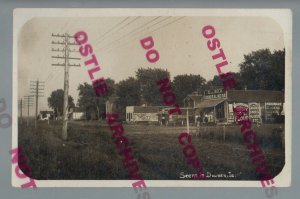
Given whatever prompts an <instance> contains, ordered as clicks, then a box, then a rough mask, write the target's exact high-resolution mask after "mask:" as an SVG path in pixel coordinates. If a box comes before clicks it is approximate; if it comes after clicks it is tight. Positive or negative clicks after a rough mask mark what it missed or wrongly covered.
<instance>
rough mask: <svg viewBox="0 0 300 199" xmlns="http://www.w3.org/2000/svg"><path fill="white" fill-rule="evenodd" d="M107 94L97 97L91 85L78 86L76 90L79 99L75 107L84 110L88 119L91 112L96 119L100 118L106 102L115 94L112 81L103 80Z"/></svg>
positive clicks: (108, 79)
mask: <svg viewBox="0 0 300 199" xmlns="http://www.w3.org/2000/svg"><path fill="white" fill-rule="evenodd" d="M105 82H106V84H107V87H108V90H109V93H108V94H106V95H105V96H101V97H97V96H96V93H95V90H94V88H93V86H92V85H90V84H88V83H86V82H85V83H83V84H79V86H78V88H77V90H78V91H79V94H78V95H79V98H78V102H77V105H78V106H79V107H80V108H81V109H83V110H85V112H86V114H87V116H88V118H90V117H91V114H92V112H95V113H96V118H101V115H102V114H104V113H105V103H106V100H107V99H108V98H109V97H110V96H111V95H112V94H113V93H114V92H115V90H116V88H115V82H114V80H112V79H110V78H107V79H106V80H105Z"/></svg>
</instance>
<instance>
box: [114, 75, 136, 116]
mask: <svg viewBox="0 0 300 199" xmlns="http://www.w3.org/2000/svg"><path fill="white" fill-rule="evenodd" d="M116 95H117V96H118V99H117V104H118V107H119V113H120V114H122V115H123V114H125V109H126V106H137V105H140V95H141V91H140V84H139V82H138V81H137V79H135V78H134V77H129V78H127V79H125V80H122V81H120V82H119V83H118V84H117V85H116Z"/></svg>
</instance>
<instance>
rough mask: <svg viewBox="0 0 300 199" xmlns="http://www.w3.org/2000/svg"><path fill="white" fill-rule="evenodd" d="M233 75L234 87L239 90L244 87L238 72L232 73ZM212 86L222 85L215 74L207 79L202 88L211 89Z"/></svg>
mask: <svg viewBox="0 0 300 199" xmlns="http://www.w3.org/2000/svg"><path fill="white" fill-rule="evenodd" d="M232 75H233V77H234V78H235V79H236V87H235V89H237V90H240V89H244V88H245V84H244V81H243V80H242V78H241V74H240V73H232ZM214 87H223V83H222V80H221V79H220V77H219V76H218V75H215V76H214V78H213V79H212V80H209V81H207V83H206V84H205V86H204V88H205V89H211V88H214Z"/></svg>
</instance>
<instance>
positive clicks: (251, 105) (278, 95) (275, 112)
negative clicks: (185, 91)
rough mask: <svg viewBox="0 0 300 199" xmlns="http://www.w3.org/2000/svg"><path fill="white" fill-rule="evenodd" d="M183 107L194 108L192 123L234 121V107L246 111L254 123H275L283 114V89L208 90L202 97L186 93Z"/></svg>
mask: <svg viewBox="0 0 300 199" xmlns="http://www.w3.org/2000/svg"><path fill="white" fill-rule="evenodd" d="M184 105H185V107H186V108H193V109H194V110H195V112H194V114H195V122H197V121H200V122H201V123H220V122H222V123H233V122H235V118H234V113H233V108H235V107H238V106H242V107H245V108H246V109H247V110H248V114H247V115H245V117H249V118H250V119H251V120H252V121H253V122H257V123H261V122H263V123H265V122H274V121H276V120H277V119H278V118H279V117H280V116H281V115H282V114H283V106H284V92H282V91H267V90H229V91H226V92H224V90H223V88H219V89H212V90H207V91H205V92H204V94H203V96H200V95H199V96H195V95H189V96H187V97H186V98H185V99H184Z"/></svg>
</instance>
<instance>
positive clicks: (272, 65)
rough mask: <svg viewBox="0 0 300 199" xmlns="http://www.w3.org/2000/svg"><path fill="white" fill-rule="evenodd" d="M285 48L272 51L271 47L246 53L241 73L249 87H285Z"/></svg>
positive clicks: (241, 65) (279, 88) (271, 88)
mask: <svg viewBox="0 0 300 199" xmlns="http://www.w3.org/2000/svg"><path fill="white" fill-rule="evenodd" d="M284 61H285V50H278V51H274V52H273V53H271V51H270V50H269V49H261V50H257V51H253V52H251V53H250V54H248V55H244V61H243V62H242V63H241V64H240V74H241V79H242V81H243V84H244V86H246V87H247V89H252V90H257V89H263V90H282V89H284V74H285V73H284V72H285V70H284V69H285V65H284Z"/></svg>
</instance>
